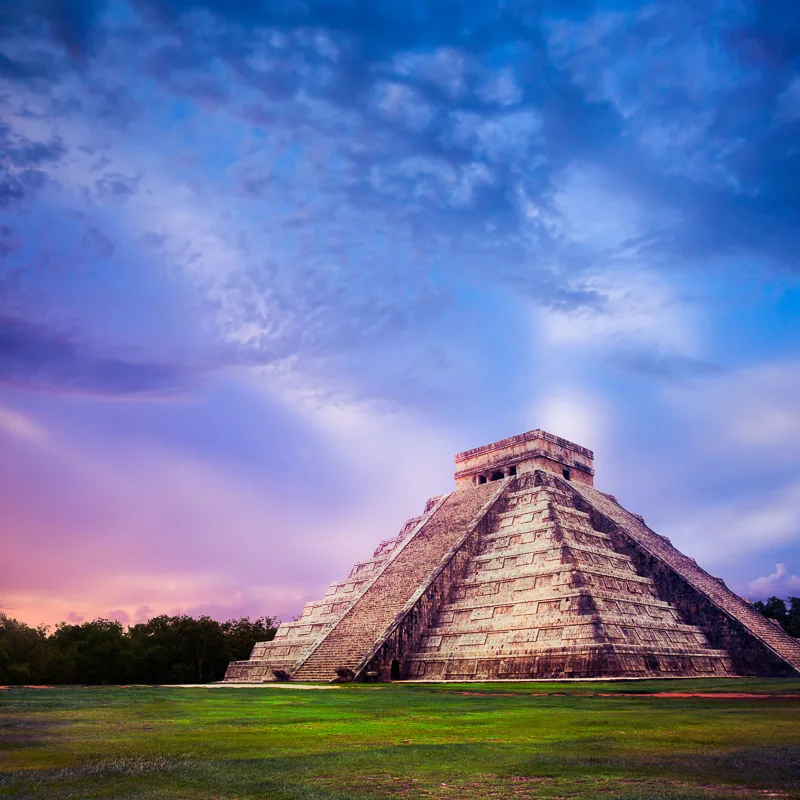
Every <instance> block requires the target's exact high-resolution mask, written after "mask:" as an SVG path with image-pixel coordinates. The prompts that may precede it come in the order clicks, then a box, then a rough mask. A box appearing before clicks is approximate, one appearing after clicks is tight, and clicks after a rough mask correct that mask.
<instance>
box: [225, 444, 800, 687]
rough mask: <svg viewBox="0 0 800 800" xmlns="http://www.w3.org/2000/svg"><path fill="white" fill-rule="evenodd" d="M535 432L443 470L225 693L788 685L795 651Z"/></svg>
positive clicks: (587, 462) (574, 456)
mask: <svg viewBox="0 0 800 800" xmlns="http://www.w3.org/2000/svg"><path fill="white" fill-rule="evenodd" d="M593 463H594V454H593V453H592V451H591V450H587V449H586V448H584V447H581V446H579V445H577V444H574V443H572V442H569V441H567V440H565V439H561V438H559V437H556V436H553V435H552V434H549V433H546V432H544V431H541V430H535V431H529V432H528V433H524V434H521V435H519V436H514V437H511V438H509V439H503V440H502V441H499V442H494V443H492V444H489V445H486V446H484V447H479V448H476V449H474V450H468V451H466V452H464V453H459V454H458V455H457V456H456V469H457V471H456V475H455V478H456V489H455V491H454V492H452V493H451V494H448V495H444V496H442V497H435V498H432V499H430V500H429V501H428V502H427V504H426V506H425V508H424V510H423V513H422V515H421V516H419V517H415V518H412V519H410V520H408V521H407V522H406V524H405V525H404V526H403V528H402V530H401V531H400V533H399V534H398V535H397V536H395V537H394V538H392V539H387V540H385V541H383V542H381V543H380V544H379V545H378V548H377V549H376V550H375V552H374V554H373V555H372V558H370V559H368V560H366V561H363V562H359V563H358V564H356V565H355V566H354V567H353V569H352V570H351V572H350V574H349V575H348V577H347V578H346V580H344V581H337V582H335V583H333V584H331V586H330V588H329V589H328V591H327V593H326V594H325V597H323V598H322V599H321V600H318V601H315V602H312V603H309V604H308V605H307V606H306V607H305V608H304V610H303V613H302V614H301V616H300V617H299V618H298V619H297V621H295V622H290V623H284V624H283V625H281V626H280V628H279V629H278V632H277V635H276V636H275V639H274V640H273V641H271V642H261V643H259V644H257V645H256V646H255V648H254V649H253V653H252V655H251V657H250V659H249V660H248V661H239V662H233V663H231V664H230V665H229V667H228V670H227V673H226V676H225V680H226V681H248V682H260V681H265V680H273V671H274V670H277V669H280V670H284V671H286V672H288V673H289V674H290V675H291V676H292V679H293V680H299V681H304V680H305V681H324V680H333V679H334V678H335V677H336V670H337V668H340V667H345V668H347V669H350V670H352V671H353V672H354V673H355V674H356V675H357V676H358V677H365V676H370V677H377V678H380V679H383V680H389V679H399V678H413V679H418V680H419V679H421V680H503V679H525V678H569V677H576V678H577V677H652V676H674V677H699V676H733V675H776V676H779V675H791V674H797V673H798V672H800V642H798V641H797V640H795V639H792V638H791V637H789V636H788V635H787V634H785V633H784V632H783V630H782V629H780V628H779V627H778V626H777V625H775V624H773V623H772V622H771V621H769V620H767V619H764V618H763V617H762V616H761V615H760V614H759V613H758V612H757V611H755V609H753V608H752V606H751V605H750V604H749V603H748V602H747V601H745V600H743V599H741V598H740V597H738V596H737V595H736V594H734V593H733V592H731V591H730V590H729V589H728V588H727V587H726V586H725V584H724V583H723V582H722V581H721V580H719V579H717V578H714V577H712V576H711V575H709V574H708V573H707V572H705V571H704V570H702V569H701V568H700V567H699V566H698V565H697V564H696V563H695V562H694V560H693V559H690V558H688V557H686V556H684V555H683V554H681V553H680V552H679V551H678V550H676V549H675V548H674V547H673V546H672V545H671V544H670V543H669V541H668V540H667V539H666V538H664V537H662V536H659V535H658V534H657V533H655V532H653V531H652V530H650V529H649V528H648V527H647V526H646V525H645V524H644V521H643V520H642V518H641V517H639V516H638V515H635V514H631V513H630V512H628V511H626V510H625V509H624V508H622V506H620V505H619V504H618V503H617V501H616V499H615V498H614V497H613V496H612V495H608V494H604V493H603V492H599V491H598V490H596V489H595V488H594V469H593Z"/></svg>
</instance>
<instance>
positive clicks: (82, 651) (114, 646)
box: [50, 619, 132, 684]
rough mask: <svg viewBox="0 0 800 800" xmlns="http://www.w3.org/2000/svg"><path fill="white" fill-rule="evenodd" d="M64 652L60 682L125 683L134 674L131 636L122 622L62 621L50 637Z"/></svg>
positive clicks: (56, 646)
mask: <svg viewBox="0 0 800 800" xmlns="http://www.w3.org/2000/svg"><path fill="white" fill-rule="evenodd" d="M50 639H51V644H52V645H53V646H54V647H55V649H56V650H57V651H58V653H59V655H60V663H59V666H60V668H61V670H65V671H68V672H67V674H63V673H61V674H58V675H57V676H55V677H56V680H57V681H58V682H59V683H93V684H98V683H125V682H126V681H128V680H129V679H130V677H131V675H132V669H131V663H130V640H129V639H128V637H127V636H126V635H125V631H124V630H123V628H122V625H120V623H119V622H116V621H115V620H107V619H96V620H93V621H92V622H84V623H82V624H80V625H69V624H67V623H65V622H62V623H61V624H60V625H58V626H57V627H56V629H55V631H54V633H53V634H52V636H51V637H50Z"/></svg>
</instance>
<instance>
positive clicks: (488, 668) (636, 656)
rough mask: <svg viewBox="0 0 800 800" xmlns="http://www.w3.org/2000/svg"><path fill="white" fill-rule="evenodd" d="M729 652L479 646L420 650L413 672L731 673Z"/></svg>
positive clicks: (451, 676) (489, 676) (432, 676)
mask: <svg viewBox="0 0 800 800" xmlns="http://www.w3.org/2000/svg"><path fill="white" fill-rule="evenodd" d="M732 674H733V671H732V666H731V663H730V659H729V658H728V656H727V654H726V653H725V652H724V651H717V650H700V651H692V650H685V651H676V650H674V649H671V650H669V651H660V650H658V649H655V648H653V647H651V646H649V645H648V646H640V647H636V646H626V647H609V646H608V645H605V644H604V645H589V646H585V647H578V646H576V647H552V648H550V649H543V650H540V651H537V652H531V653H525V654H517V655H487V654H486V653H485V652H484V651H483V650H476V651H473V652H471V653H464V654H462V655H451V654H448V655H439V654H428V653H426V654H418V655H414V656H412V657H411V658H410V659H409V662H408V677H409V678H411V679H415V680H428V681H436V680H450V681H486V680H525V679H531V678H534V679H543V678H605V677H609V676H615V677H619V676H626V677H631V678H652V677H666V676H672V677H687V676H692V677H729V676H731V675H732Z"/></svg>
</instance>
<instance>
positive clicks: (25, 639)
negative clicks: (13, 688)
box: [0, 614, 52, 685]
mask: <svg viewBox="0 0 800 800" xmlns="http://www.w3.org/2000/svg"><path fill="white" fill-rule="evenodd" d="M51 661H52V658H51V647H50V643H49V641H48V637H47V628H45V627H44V626H39V627H38V628H31V627H30V626H29V625H26V624H25V623H24V622H19V621H18V620H16V619H13V618H11V617H9V616H7V615H5V614H0V683H6V684H12V685H13V684H24V683H33V684H37V683H50V682H51V677H52V675H51V670H50V663H51Z"/></svg>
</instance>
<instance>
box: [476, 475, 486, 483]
mask: <svg viewBox="0 0 800 800" xmlns="http://www.w3.org/2000/svg"><path fill="white" fill-rule="evenodd" d="M478 483H486V476H485V475H478Z"/></svg>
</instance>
